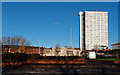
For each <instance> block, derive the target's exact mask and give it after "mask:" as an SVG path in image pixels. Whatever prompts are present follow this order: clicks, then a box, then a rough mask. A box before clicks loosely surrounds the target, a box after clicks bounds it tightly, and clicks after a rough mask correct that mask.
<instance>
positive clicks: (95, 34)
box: [79, 11, 108, 50]
mask: <svg viewBox="0 0 120 75" xmlns="http://www.w3.org/2000/svg"><path fill="white" fill-rule="evenodd" d="M80 13H81V12H79V14H80ZM81 15H82V17H81ZM81 15H79V16H80V21H81V20H82V19H83V20H82V21H81V22H80V31H79V32H80V42H79V43H80V49H81V50H93V49H94V50H102V49H104V48H105V47H108V12H102V11H85V12H84V14H82V13H81ZM82 38H83V39H82Z"/></svg>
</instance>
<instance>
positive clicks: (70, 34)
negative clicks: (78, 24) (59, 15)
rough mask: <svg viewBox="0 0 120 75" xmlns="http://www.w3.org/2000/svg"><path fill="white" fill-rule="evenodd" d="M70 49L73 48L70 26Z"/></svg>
mask: <svg viewBox="0 0 120 75" xmlns="http://www.w3.org/2000/svg"><path fill="white" fill-rule="evenodd" d="M70 48H72V25H70Z"/></svg>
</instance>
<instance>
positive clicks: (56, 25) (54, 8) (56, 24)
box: [2, 2, 118, 48]
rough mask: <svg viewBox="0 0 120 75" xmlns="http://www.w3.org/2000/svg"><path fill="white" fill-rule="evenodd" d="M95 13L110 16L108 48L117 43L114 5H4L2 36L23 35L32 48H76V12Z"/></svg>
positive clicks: (110, 3) (44, 3)
mask: <svg viewBox="0 0 120 75" xmlns="http://www.w3.org/2000/svg"><path fill="white" fill-rule="evenodd" d="M85 10H97V11H108V12H109V31H108V32H109V33H108V34H109V35H108V36H109V38H108V39H109V47H110V45H111V44H113V43H115V42H118V3H117V2H103V3H102V2H101V3H100V2H98V3H96V2H77V3H76V2H64V3H63V2H37V3H36V2H18V3H17V2H9V3H7V2H3V3H2V35H3V36H14V35H22V36H23V37H24V38H26V39H28V40H30V41H31V45H34V46H38V45H39V38H40V45H41V46H45V47H53V46H55V45H56V44H58V43H59V44H60V46H62V47H64V46H66V45H67V46H70V28H69V26H70V25H72V27H73V28H72V30H73V32H72V34H73V35H72V37H73V38H72V45H73V47H77V48H78V47H79V16H78V12H79V11H83V12H84V11H85Z"/></svg>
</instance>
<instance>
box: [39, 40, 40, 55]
mask: <svg viewBox="0 0 120 75" xmlns="http://www.w3.org/2000/svg"><path fill="white" fill-rule="evenodd" d="M39 54H40V38H39Z"/></svg>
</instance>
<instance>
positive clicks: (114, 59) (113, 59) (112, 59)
mask: <svg viewBox="0 0 120 75" xmlns="http://www.w3.org/2000/svg"><path fill="white" fill-rule="evenodd" d="M96 60H108V61H120V59H117V58H100V59H96Z"/></svg>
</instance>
